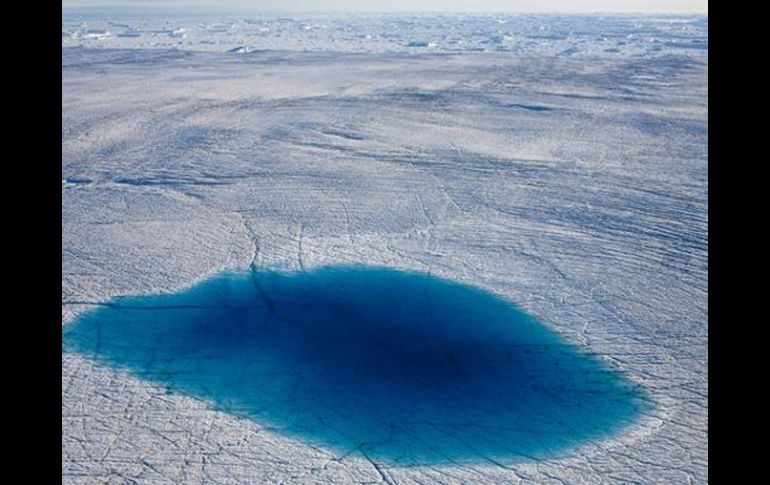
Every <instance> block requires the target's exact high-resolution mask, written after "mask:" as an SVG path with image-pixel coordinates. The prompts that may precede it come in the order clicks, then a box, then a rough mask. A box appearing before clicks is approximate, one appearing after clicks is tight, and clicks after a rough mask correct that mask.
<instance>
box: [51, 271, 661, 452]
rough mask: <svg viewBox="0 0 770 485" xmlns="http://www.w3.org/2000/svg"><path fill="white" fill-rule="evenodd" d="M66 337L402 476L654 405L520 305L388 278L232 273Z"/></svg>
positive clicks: (571, 443)
mask: <svg viewBox="0 0 770 485" xmlns="http://www.w3.org/2000/svg"><path fill="white" fill-rule="evenodd" d="M62 339H63V348H64V351H65V352H78V353H81V354H83V355H86V356H88V357H91V358H93V359H96V360H98V361H100V362H103V363H106V364H108V365H111V366H114V367H118V368H121V369H125V370H128V371H129V372H131V373H133V374H135V375H136V376H138V377H140V378H142V379H146V380H148V381H151V382H153V383H156V384H160V385H162V386H164V387H166V388H167V389H169V390H170V391H171V392H178V393H180V394H186V395H190V396H194V397H197V398H200V399H203V400H205V401H207V402H209V403H211V404H212V406H213V407H215V408H217V409H221V410H224V411H227V412H230V413H233V414H237V415H239V416H246V417H248V418H250V419H253V420H254V421H256V422H258V423H260V424H263V425H267V426H269V427H270V428H271V429H273V430H277V431H278V432H280V433H283V434H285V435H287V436H290V437H292V438H297V439H300V440H303V441H306V442H309V443H312V444H314V445H316V446H322V447H325V448H327V449H329V450H332V451H334V452H337V453H340V454H345V453H361V454H365V455H366V456H367V457H368V458H370V459H372V460H378V461H379V462H383V463H390V464H396V465H433V464H442V463H458V462H459V463H463V462H465V463H467V462H479V461H484V460H494V461H496V462H499V463H514V462H518V461H521V460H529V459H543V458H550V457H555V456H559V455H560V454H562V453H563V452H566V451H568V450H569V449H571V448H573V447H575V446H578V445H580V444H582V443H585V442H587V441H591V440H597V439H601V438H603V437H606V436H608V435H610V434H612V433H615V432H617V431H619V430H620V429H621V428H622V427H624V426H625V425H627V424H629V423H631V422H633V421H634V419H636V418H637V417H638V416H639V415H640V414H641V413H643V412H645V410H646V409H647V406H648V405H647V404H645V403H646V402H647V401H646V400H645V399H644V396H643V393H642V391H641V390H640V389H638V388H636V387H635V386H633V385H631V383H629V382H628V381H627V380H626V379H625V378H624V377H623V376H621V375H619V374H618V373H616V372H615V371H613V370H611V369H609V368H607V367H606V366H604V365H603V364H602V363H601V362H599V361H598V360H597V359H596V358H594V357H592V356H590V355H588V354H586V353H584V352H583V351H582V350H581V349H579V348H576V347H575V346H572V345H570V344H568V343H566V342H565V341H563V340H562V339H560V338H559V337H558V336H557V335H556V334H555V333H553V332H552V331H551V330H549V329H548V328H547V327H546V326H544V325H543V324H542V323H540V322H538V321H537V320H536V319H535V318H533V317H532V316H530V315H527V314H526V313H524V312H522V311H521V310H519V309H518V308H517V307H516V306H514V305H512V304H511V303H509V302H506V301H504V300H502V299H500V298H498V297H496V296H494V295H492V294H490V293H487V292H484V291H482V290H479V289H477V288H473V287H469V286H465V285H461V284H458V283H454V282H451V281H447V280H443V279H438V278H435V277H432V276H428V275H425V274H417V273H406V272H400V271H395V270H391V269H385V268H368V267H327V268H322V269H318V270H314V271H310V272H301V273H279V272H269V271H265V272H258V271H254V272H246V273H232V274H224V275H219V276H217V277H214V278H212V279H210V280H208V281H205V282H203V283H201V284H199V285H197V286H195V287H192V288H190V289H187V290H185V291H181V292H179V293H176V294H168V295H152V296H136V297H130V298H120V299H116V300H114V301H112V302H111V303H109V304H107V305H104V306H100V307H98V308H97V309H95V310H93V311H91V312H89V313H86V314H84V316H82V317H81V318H80V319H79V320H77V321H76V322H74V323H73V324H71V325H68V326H66V327H64V329H63V334H62Z"/></svg>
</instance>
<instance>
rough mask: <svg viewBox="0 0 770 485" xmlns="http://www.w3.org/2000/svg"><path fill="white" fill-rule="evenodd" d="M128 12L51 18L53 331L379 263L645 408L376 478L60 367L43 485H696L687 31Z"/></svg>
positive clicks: (99, 370) (698, 427) (694, 183)
mask: <svg viewBox="0 0 770 485" xmlns="http://www.w3.org/2000/svg"><path fill="white" fill-rule="evenodd" d="M78 16H79V17H78ZM140 17H141V16H136V15H134V16H131V15H124V16H123V17H121V18H105V17H104V16H103V15H100V16H96V15H90V16H89V15H87V14H85V13H83V11H79V13H77V14H73V13H71V12H65V15H64V23H63V25H62V272H63V276H62V318H63V325H64V326H65V333H66V332H67V331H69V330H67V329H68V328H70V327H69V326H70V325H72V324H73V323H74V322H75V321H77V320H78V319H79V318H81V317H83V316H84V315H87V314H88V312H89V311H93V310H97V311H98V309H99V308H105V307H104V305H105V304H106V303H108V302H110V301H114V300H113V299H114V298H117V297H132V296H135V295H153V294H157V295H168V294H173V293H179V292H181V291H184V290H187V289H190V288H193V287H194V286H195V285H196V284H199V283H201V282H203V281H207V280H209V279H210V278H211V277H214V276H215V275H218V274H222V273H223V272H242V271H245V270H248V269H249V268H252V269H256V270H259V271H273V270H277V271H287V272H299V273H300V274H301V273H308V274H312V272H313V270H314V269H316V268H319V267H322V266H334V265H350V264H354V265H367V266H376V267H385V268H392V269H394V270H402V271H417V272H419V273H421V274H430V275H435V276H436V277H439V278H442V279H445V280H451V281H455V282H458V283H460V284H464V285H470V286H472V287H477V288H480V289H482V290H485V291H487V292H489V293H491V294H493V295H495V296H496V297H499V298H500V299H502V300H505V301H508V302H511V303H513V304H515V305H517V307H518V308H520V309H521V310H522V311H523V312H526V313H527V314H529V315H532V316H533V317H535V318H536V319H537V320H538V321H539V322H541V323H542V325H544V326H545V327H546V328H547V329H548V331H549V332H553V333H554V334H555V335H558V338H559V339H563V340H564V341H565V342H567V343H568V344H569V345H570V346H571V347H573V348H575V349H576V351H577V352H579V353H580V354H581V355H586V356H590V357H591V359H595V360H596V362H599V363H601V366H602V367H603V368H607V369H609V370H611V372H612V373H614V374H617V375H620V376H622V378H623V379H624V381H627V382H628V383H629V384H630V385H633V386H638V388H640V389H643V390H644V396H645V399H647V400H648V403H647V404H648V405H646V406H645V407H644V409H645V411H644V413H643V415H641V416H638V417H637V418H635V419H634V420H633V423H631V424H629V425H628V426H625V427H623V428H622V430H620V432H618V433H613V434H609V435H607V434H602V435H601V436H600V437H599V436H597V437H596V439H589V440H586V441H585V442H584V443H581V444H580V446H575V447H571V448H570V449H569V450H568V451H567V452H565V453H563V454H561V455H560V456H559V457H558V458H557V459H541V458H542V457H541V456H535V457H533V458H532V459H530V460H521V461H517V462H516V463H507V462H504V461H499V460H496V459H495V457H494V456H488V455H487V454H485V453H484V451H483V450H479V451H478V453H477V454H476V455H477V456H469V455H468V453H470V455H473V453H472V451H471V452H468V453H466V452H464V453H463V456H462V460H457V462H456V463H452V462H451V461H450V462H446V461H441V462H440V463H439V462H435V463H429V464H425V463H408V462H409V460H401V461H399V460H395V461H394V460H390V461H388V460H383V461H378V460H377V459H376V457H373V456H371V455H369V454H367V453H365V452H361V448H360V447H356V446H353V445H354V444H355V443H353V444H351V443H350V442H349V441H346V440H348V438H345V440H341V442H342V443H345V445H346V446H347V448H348V450H347V452H342V451H340V449H339V448H336V447H326V446H323V443H320V444H319V443H318V442H315V441H313V440H306V439H302V436H301V433H288V434H287V433H285V432H282V431H284V430H282V429H280V426H275V421H272V422H267V421H265V422H260V421H259V420H255V419H250V418H249V416H244V415H242V414H238V413H230V412H226V410H223V409H222V407H221V406H217V405H216V403H212V401H211V400H208V399H206V395H207V392H208V391H206V390H205V389H202V390H201V391H200V392H196V393H192V394H185V393H182V392H175V391H174V386H173V385H171V386H167V385H163V383H168V382H169V381H170V382H172V383H173V382H174V381H175V380H174V376H173V375H163V376H154V377H150V378H141V376H137V374H136V373H135V372H132V371H131V369H128V368H125V366H124V367H121V366H112V365H109V363H108V362H104V361H101V360H99V359H95V358H92V357H93V356H89V355H86V354H84V353H82V352H81V353H79V352H69V351H68V352H65V353H63V354H62V402H63V407H62V427H63V434H62V474H63V482H65V483H103V482H115V483H118V482H131V481H137V482H141V483H180V482H181V483H200V482H216V483H263V482H273V481H274V482H284V483H316V482H327V481H337V482H343V483H360V482H388V483H430V482H441V483H469V482H486V483H511V482H512V483H560V482H564V483H629V482H637V483H705V482H707V481H708V478H707V471H708V463H707V447H708V435H707V429H708V423H707V420H708V378H707V360H708V352H707V343H708V303H707V296H708V281H707V280H708V184H707V182H708V165H707V162H708V49H707V43H708V42H707V37H708V34H707V28H708V23H707V19H706V18H705V17H681V16H678V17H672V16H669V17H663V16H655V17H628V16H606V17H601V18H592V17H587V16H575V17H564V16H556V17H554V16H441V17H439V16H383V17H376V16H368V17H324V18H323V19H319V18H313V19H310V18H299V17H298V18H290V19H289V18H283V19H281V18H260V19H253V18H248V19H247V18H241V19H235V20H223V19H216V18H213V19H211V18H208V19H201V18H195V19H193V21H191V20H190V19H182V18H179V19H175V18H167V17H162V18H158V19H151V20H146V19H142V18H140ZM323 25H326V27H322V26H323ZM180 29H184V30H183V31H182V30H180ZM260 29H262V30H260ZM106 32H109V35H107V34H106ZM259 32H261V33H259ZM120 34H126V35H120ZM367 35H369V36H371V38H367V37H366V36H367ZM496 35H499V36H500V37H499V39H498V38H497V37H494V36H496ZM453 42H454V43H453ZM613 49H614V50H613ZM228 51H230V52H228ZM159 298H162V297H160V296H159ZM105 328H109V329H110V332H113V331H114V333H110V332H107V335H112V334H114V335H120V334H121V333H120V332H121V331H119V330H120V329H118V328H117V327H115V326H114V325H113V326H111V327H105ZM88 336H89V339H90V340H89V342H90V344H89V345H91V344H93V345H95V346H96V348H97V349H99V348H110V347H109V346H108V347H99V339H100V338H101V336H100V334H91V333H89V334H88ZM132 338H138V337H137V336H136V335H134V336H133V337H132ZM140 340H141V339H140ZM107 343H109V344H110V345H114V343H115V342H114V340H111V341H109V342H107V341H105V344H107ZM144 350H148V349H144ZM150 350H151V349H150ZM175 352H176V351H168V352H167V353H166V354H164V353H163V352H160V353H159V357H160V358H161V359H162V358H164V355H165V357H166V358H168V357H169V355H171V356H173V355H176V353H175ZM120 355H130V353H128V354H120ZM141 358H142V359H143V360H142V362H143V363H144V364H142V365H143V366H145V367H146V366H150V365H151V366H152V367H151V368H152V369H158V368H159V369H164V368H167V369H172V370H174V371H175V372H179V371H180V368H179V366H178V365H176V364H177V363H173V362H171V361H169V363H168V364H169V365H166V366H164V364H163V362H160V363H158V362H157V361H155V360H153V358H152V355H151V353H147V352H144V351H142V353H141ZM148 359H149V360H148ZM172 364H173V365H172ZM128 367H131V366H128ZM143 368H144V367H143ZM284 369H289V370H288V371H287V372H288V373H291V372H292V371H291V369H293V367H292V366H289V367H284ZM291 378H292V376H291V375H286V376H280V378H276V379H274V380H273V382H279V381H280V382H281V383H286V382H291ZM178 382H180V383H185V382H188V383H189V382H193V383H194V384H195V386H199V385H200V383H201V382H205V380H204V379H195V376H189V375H188V376H183V377H182V376H181V375H180V379H179V380H178ZM313 385H314V384H312V383H311V384H301V385H300V386H299V387H300V388H312V387H313ZM196 389H197V388H196ZM328 399H329V400H330V401H329V402H339V401H337V399H338V398H337V397H331V396H330V397H329V398H328ZM586 402H589V401H586ZM295 406H296V408H298V409H302V408H304V407H303V406H301V405H300V404H295ZM342 409H344V406H342ZM375 409H378V410H380V409H381V408H378V407H375ZM415 412H417V411H415ZM586 412H588V411H587V410H585V409H570V410H568V412H566V413H565V415H572V416H579V415H581V414H583V413H586ZM377 416H380V415H377ZM282 419H283V418H282ZM335 419H337V418H335ZM278 421H279V422H280V420H278ZM410 440H411V441H408V442H410V443H415V441H413V438H410ZM364 450H366V448H364Z"/></svg>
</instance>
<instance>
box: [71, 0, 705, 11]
mask: <svg viewBox="0 0 770 485" xmlns="http://www.w3.org/2000/svg"><path fill="white" fill-rule="evenodd" d="M62 7H65V8H67V7H125V8H128V7H134V8H145V7H163V8H184V9H186V10H189V9H191V8H202V9H233V10H250V11H256V12H259V11H263V12H408V11H415V12H694V11H697V12H708V0H62Z"/></svg>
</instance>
